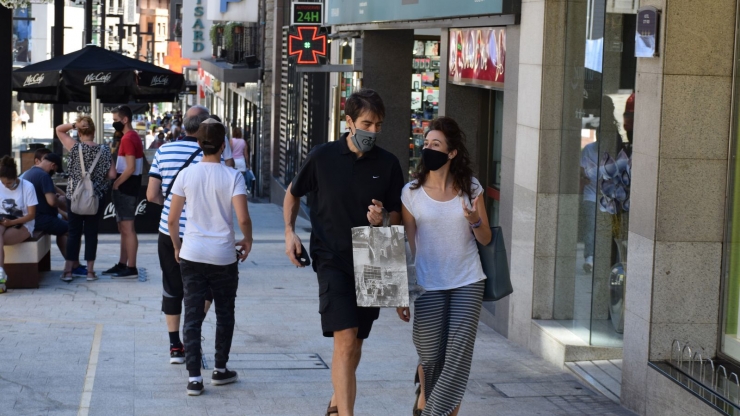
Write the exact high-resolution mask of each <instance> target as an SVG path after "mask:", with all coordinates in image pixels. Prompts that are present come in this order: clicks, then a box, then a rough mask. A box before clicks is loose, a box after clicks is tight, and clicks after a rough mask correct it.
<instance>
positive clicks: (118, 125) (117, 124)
mask: <svg viewBox="0 0 740 416" xmlns="http://www.w3.org/2000/svg"><path fill="white" fill-rule="evenodd" d="M123 127H124V124H123V123H121V122H120V121H114V122H113V128H114V129H115V130H116V131H123Z"/></svg>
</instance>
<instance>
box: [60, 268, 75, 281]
mask: <svg viewBox="0 0 740 416" xmlns="http://www.w3.org/2000/svg"><path fill="white" fill-rule="evenodd" d="M72 280H74V276H72V271H71V270H70V271H66V270H65V271H64V272H63V273H62V281H63V282H67V283H69V282H71V281H72Z"/></svg>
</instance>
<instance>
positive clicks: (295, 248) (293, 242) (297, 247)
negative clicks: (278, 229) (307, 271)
mask: <svg viewBox="0 0 740 416" xmlns="http://www.w3.org/2000/svg"><path fill="white" fill-rule="evenodd" d="M285 254H286V255H287V256H288V259H289V260H290V262H291V263H293V265H294V266H296V267H306V266H304V265H302V264H301V262H300V261H298V256H300V255H301V254H302V253H301V238H300V237H298V235H297V234H296V233H295V231H286V232H285Z"/></svg>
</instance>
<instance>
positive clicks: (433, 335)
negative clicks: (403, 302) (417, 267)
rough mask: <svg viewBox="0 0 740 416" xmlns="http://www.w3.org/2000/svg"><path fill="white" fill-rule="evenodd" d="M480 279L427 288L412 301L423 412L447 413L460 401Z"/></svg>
mask: <svg viewBox="0 0 740 416" xmlns="http://www.w3.org/2000/svg"><path fill="white" fill-rule="evenodd" d="M484 286H485V282H484V281H480V282H476V283H473V284H470V285H468V286H463V287H460V288H457V289H450V290H436V291H429V292H426V293H425V294H423V295H422V296H421V297H420V298H419V299H417V300H416V302H415V303H414V333H413V339H414V345H416V351H417V353H418V354H419V357H420V359H421V367H422V369H423V371H424V397H426V400H427V404H426V407H425V408H424V412H423V413H422V415H423V416H447V415H449V414H451V413H452V412H453V411H454V410H455V408H456V407H457V406H458V405H459V404H460V402H462V398H463V395H464V394H465V389H466V387H467V385H468V377H469V376H470V364H471V362H472V360H473V347H474V346H475V335H476V332H477V331H478V318H479V316H480V308H481V304H482V302H483V288H484Z"/></svg>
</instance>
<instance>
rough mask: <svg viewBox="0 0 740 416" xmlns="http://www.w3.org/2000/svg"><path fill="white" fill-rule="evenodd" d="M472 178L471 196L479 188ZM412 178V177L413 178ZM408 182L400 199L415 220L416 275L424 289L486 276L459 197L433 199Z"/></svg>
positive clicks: (455, 285) (459, 284)
mask: <svg viewBox="0 0 740 416" xmlns="http://www.w3.org/2000/svg"><path fill="white" fill-rule="evenodd" d="M472 179H473V184H472V192H473V198H475V197H477V196H478V195H480V194H481V193H482V192H483V187H482V186H481V184H480V182H478V180H477V179H475V178H472ZM414 182H415V181H414ZM414 182H411V183H408V184H406V186H404V187H403V191H401V201H402V202H403V205H404V206H405V207H406V209H407V210H408V211H409V212H410V213H411V215H413V216H414V219H415V220H416V277H417V280H418V283H419V284H420V285H421V286H423V287H424V289H426V290H428V291H429V290H449V289H455V288H459V287H463V286H467V285H470V284H473V283H475V282H479V281H481V280H485V279H486V275H485V274H484V273H483V268H482V267H481V264H480V257H479V256H478V246H477V245H476V242H475V235H474V234H473V231H472V230H471V229H470V223H469V222H468V220H467V219H465V216H464V215H463V209H462V203H461V202H460V199H461V198H463V199H464V200H465V202H466V205H467V206H468V208H470V207H471V206H470V201H468V198H467V196H465V197H462V196H458V197H455V198H453V199H452V200H450V201H446V202H440V201H435V200H434V199H432V198H431V197H430V196H429V195H427V193H426V191H424V188H423V187H419V188H418V189H414V190H412V189H411V185H412V184H413V183H414Z"/></svg>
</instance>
